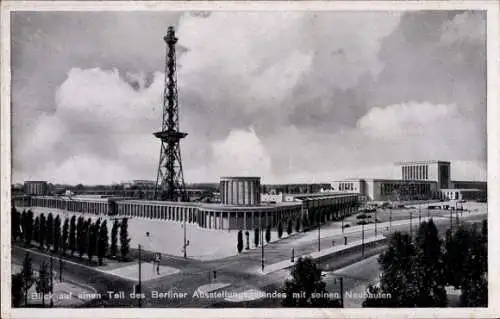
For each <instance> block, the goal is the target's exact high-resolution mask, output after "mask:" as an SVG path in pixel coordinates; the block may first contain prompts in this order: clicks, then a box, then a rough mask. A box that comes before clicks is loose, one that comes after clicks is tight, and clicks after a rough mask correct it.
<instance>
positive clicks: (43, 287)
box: [36, 262, 52, 306]
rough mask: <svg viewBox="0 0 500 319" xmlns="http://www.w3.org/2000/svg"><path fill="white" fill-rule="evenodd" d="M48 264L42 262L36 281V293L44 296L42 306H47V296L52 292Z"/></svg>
mask: <svg viewBox="0 0 500 319" xmlns="http://www.w3.org/2000/svg"><path fill="white" fill-rule="evenodd" d="M47 268H48V267H47V263H46V262H42V264H41V265H40V270H39V271H38V280H37V281H36V292H38V293H41V294H42V305H43V306H45V294H47V293H49V292H50V291H51V290H52V287H51V280H50V276H51V275H52V274H50V273H49V271H48V269H47Z"/></svg>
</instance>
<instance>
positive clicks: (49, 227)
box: [45, 213, 54, 250]
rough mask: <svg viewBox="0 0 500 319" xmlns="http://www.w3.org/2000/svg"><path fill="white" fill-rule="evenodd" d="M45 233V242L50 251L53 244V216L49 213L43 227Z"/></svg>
mask: <svg viewBox="0 0 500 319" xmlns="http://www.w3.org/2000/svg"><path fill="white" fill-rule="evenodd" d="M45 228H46V230H47V232H46V234H47V235H46V237H45V238H46V242H47V246H48V248H49V250H50V249H52V247H51V246H52V245H53V244H54V216H52V213H49V215H48V216H47V222H46V226H45Z"/></svg>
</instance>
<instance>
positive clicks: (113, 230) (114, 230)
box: [110, 220, 120, 257]
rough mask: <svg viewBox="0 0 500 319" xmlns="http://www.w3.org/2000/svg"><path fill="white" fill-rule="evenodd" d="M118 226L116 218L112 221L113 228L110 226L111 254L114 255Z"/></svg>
mask: <svg viewBox="0 0 500 319" xmlns="http://www.w3.org/2000/svg"><path fill="white" fill-rule="evenodd" d="M118 227H120V224H119V223H118V221H117V220H115V222H114V223H113V228H111V248H110V250H111V256H112V257H116V255H117V253H118Z"/></svg>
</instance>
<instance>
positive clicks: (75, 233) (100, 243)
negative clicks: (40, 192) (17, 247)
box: [11, 207, 130, 265]
mask: <svg viewBox="0 0 500 319" xmlns="http://www.w3.org/2000/svg"><path fill="white" fill-rule="evenodd" d="M33 216H34V214H33V212H32V211H31V210H28V211H23V212H22V213H19V212H18V211H17V210H16V208H15V207H13V208H12V219H11V220H12V239H13V241H18V240H20V241H23V242H24V244H25V245H26V246H31V244H32V241H35V242H37V243H38V245H39V248H40V249H41V250H45V249H48V250H50V251H52V252H54V253H61V254H62V255H66V254H67V253H68V252H69V255H70V256H73V255H74V254H75V252H77V253H78V256H79V257H80V258H83V255H84V254H86V255H87V257H88V261H89V263H91V262H92V258H93V257H94V256H97V259H98V263H99V265H102V264H103V258H104V257H105V256H108V255H109V256H111V257H116V256H117V255H118V230H119V232H120V233H119V236H120V255H121V258H123V259H126V258H127V256H128V253H129V249H130V246H129V244H130V238H129V236H128V219H127V218H123V219H122V221H121V222H119V221H118V220H115V221H114V223H113V226H112V229H111V239H110V238H109V236H108V227H107V221H106V220H104V221H101V218H99V219H97V220H95V221H94V222H93V221H92V219H91V218H88V219H85V218H83V217H82V216H80V217H78V218H77V217H76V216H75V215H73V216H72V217H71V219H69V218H66V219H65V220H64V223H63V224H62V226H61V218H60V217H59V215H57V216H56V217H55V218H54V216H53V214H52V213H49V214H48V215H47V217H45V215H44V214H43V213H42V214H40V215H39V216H37V217H35V218H33ZM110 240H111V241H110Z"/></svg>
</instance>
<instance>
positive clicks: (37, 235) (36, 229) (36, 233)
mask: <svg viewBox="0 0 500 319" xmlns="http://www.w3.org/2000/svg"><path fill="white" fill-rule="evenodd" d="M26 235H28V234H26ZM33 238H35V240H39V238H40V218H38V216H37V217H36V218H35V222H34V225H33ZM25 240H26V237H25Z"/></svg>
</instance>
